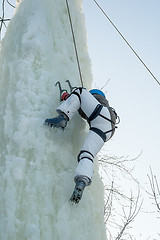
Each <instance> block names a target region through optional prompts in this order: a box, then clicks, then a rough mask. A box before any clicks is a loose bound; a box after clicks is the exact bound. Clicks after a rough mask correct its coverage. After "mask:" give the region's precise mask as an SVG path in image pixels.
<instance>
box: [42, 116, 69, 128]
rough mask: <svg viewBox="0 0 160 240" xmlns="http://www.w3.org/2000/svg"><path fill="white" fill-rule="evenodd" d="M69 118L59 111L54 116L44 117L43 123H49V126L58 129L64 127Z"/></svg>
mask: <svg viewBox="0 0 160 240" xmlns="http://www.w3.org/2000/svg"><path fill="white" fill-rule="evenodd" d="M68 120H69V118H68V117H67V115H65V114H64V113H62V112H60V113H59V115H58V116H57V117H55V118H50V119H46V120H45V122H44V125H49V126H50V127H56V128H58V129H64V128H65V127H66V125H67V122H68Z"/></svg>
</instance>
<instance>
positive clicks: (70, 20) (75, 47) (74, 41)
mask: <svg viewBox="0 0 160 240" xmlns="http://www.w3.org/2000/svg"><path fill="white" fill-rule="evenodd" d="M66 5H67V11H68V16H69V22H70V26H71V32H72V37H73V43H74V49H75V53H76V59H77V65H78V71H79V76H80V81H81V85H82V87H83V79H82V74H81V68H80V63H79V58H78V51H77V46H76V40H75V36H74V30H73V25H72V19H71V14H70V10H69V4H68V0H66Z"/></svg>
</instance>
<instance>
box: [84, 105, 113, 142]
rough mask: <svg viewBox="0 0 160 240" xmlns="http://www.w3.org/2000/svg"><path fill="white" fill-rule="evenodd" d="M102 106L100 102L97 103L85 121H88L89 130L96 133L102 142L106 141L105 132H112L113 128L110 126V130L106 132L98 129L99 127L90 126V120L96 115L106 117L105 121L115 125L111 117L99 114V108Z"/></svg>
mask: <svg viewBox="0 0 160 240" xmlns="http://www.w3.org/2000/svg"><path fill="white" fill-rule="evenodd" d="M102 108H103V106H102V105H101V104H98V105H97V106H96V108H95V109H94V111H93V112H92V114H91V115H90V117H89V118H88V119H87V122H88V123H89V126H90V130H91V131H93V132H95V133H96V134H98V135H99V136H100V137H101V138H102V139H103V141H104V142H106V134H107V133H110V132H113V131H114V130H115V128H116V127H115V128H112V129H111V130H108V131H106V132H103V131H102V130H100V129H99V128H95V127H91V121H92V120H94V119H95V118H96V117H98V116H100V117H102V118H104V119H106V120H107V121H109V122H111V123H112V124H114V125H115V122H113V121H112V120H111V119H109V118H107V117H105V116H103V115H102V114H101V110H102Z"/></svg>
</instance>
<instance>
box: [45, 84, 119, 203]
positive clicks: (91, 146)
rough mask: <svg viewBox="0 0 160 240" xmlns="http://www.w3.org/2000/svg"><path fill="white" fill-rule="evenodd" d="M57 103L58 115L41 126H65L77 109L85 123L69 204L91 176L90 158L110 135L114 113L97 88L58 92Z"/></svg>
mask: <svg viewBox="0 0 160 240" xmlns="http://www.w3.org/2000/svg"><path fill="white" fill-rule="evenodd" d="M61 101H63V102H62V103H61V105H60V106H59V107H58V108H57V112H58V114H59V115H58V116H57V117H55V118H51V119H46V120H45V123H44V124H45V125H49V126H50V127H56V128H60V129H65V127H66V125H67V122H68V121H69V120H71V119H72V117H73V115H74V114H75V113H76V112H77V111H78V112H79V114H80V115H81V116H82V118H84V119H86V120H87V122H88V123H89V126H90V130H89V134H88V136H87V138H86V140H85V142H84V144H83V146H82V149H81V151H80V153H79V155H78V166H77V168H76V172H75V177H74V181H75V183H76V185H75V189H74V192H73V194H72V196H71V199H70V200H71V201H72V202H73V203H78V202H79V200H80V199H81V197H82V193H83V190H84V188H85V187H86V186H89V185H90V184H91V181H92V175H93V159H94V157H95V156H96V155H97V154H98V152H99V151H100V149H101V148H102V146H103V145H104V142H106V141H108V140H109V139H110V138H111V137H112V136H113V134H114V131H115V124H116V119H117V114H116V112H115V110H114V109H113V108H111V107H110V106H109V103H108V101H107V99H106V98H105V94H104V93H103V92H102V91H101V90H98V89H92V90H90V91H88V90H86V89H85V88H76V89H75V90H74V91H72V93H71V94H68V93H67V92H64V93H63V94H62V95H61Z"/></svg>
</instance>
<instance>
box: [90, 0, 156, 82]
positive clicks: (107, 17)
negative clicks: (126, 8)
mask: <svg viewBox="0 0 160 240" xmlns="http://www.w3.org/2000/svg"><path fill="white" fill-rule="evenodd" d="M93 1H94V2H95V3H96V5H97V6H98V8H99V9H100V10H101V11H102V13H103V14H104V15H105V17H106V18H107V19H108V20H109V22H110V23H111V24H112V26H113V27H114V28H115V29H116V31H117V32H118V34H119V35H120V36H121V37H122V39H123V40H124V41H125V42H126V43H127V45H128V46H129V48H130V49H131V50H132V52H133V53H134V54H135V55H136V57H137V58H138V59H139V60H140V62H141V63H142V64H143V66H144V67H145V68H146V69H147V71H148V72H149V73H150V74H151V76H152V77H153V78H154V80H155V81H156V82H157V83H158V84H159V85H160V82H159V81H158V79H157V78H156V77H155V76H154V74H153V73H152V72H151V70H150V69H149V68H148V67H147V65H146V64H145V63H144V62H143V60H142V59H141V58H140V56H139V55H138V54H137V53H136V51H135V50H134V49H133V47H132V46H131V45H130V44H129V42H128V41H127V40H126V38H125V37H124V36H123V35H122V33H121V32H120V31H119V30H118V28H117V27H116V26H115V24H114V23H113V22H112V21H111V19H110V18H109V17H108V15H107V14H106V13H105V12H104V10H103V9H102V7H101V6H100V5H99V4H98V3H97V1H96V0H93Z"/></svg>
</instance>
